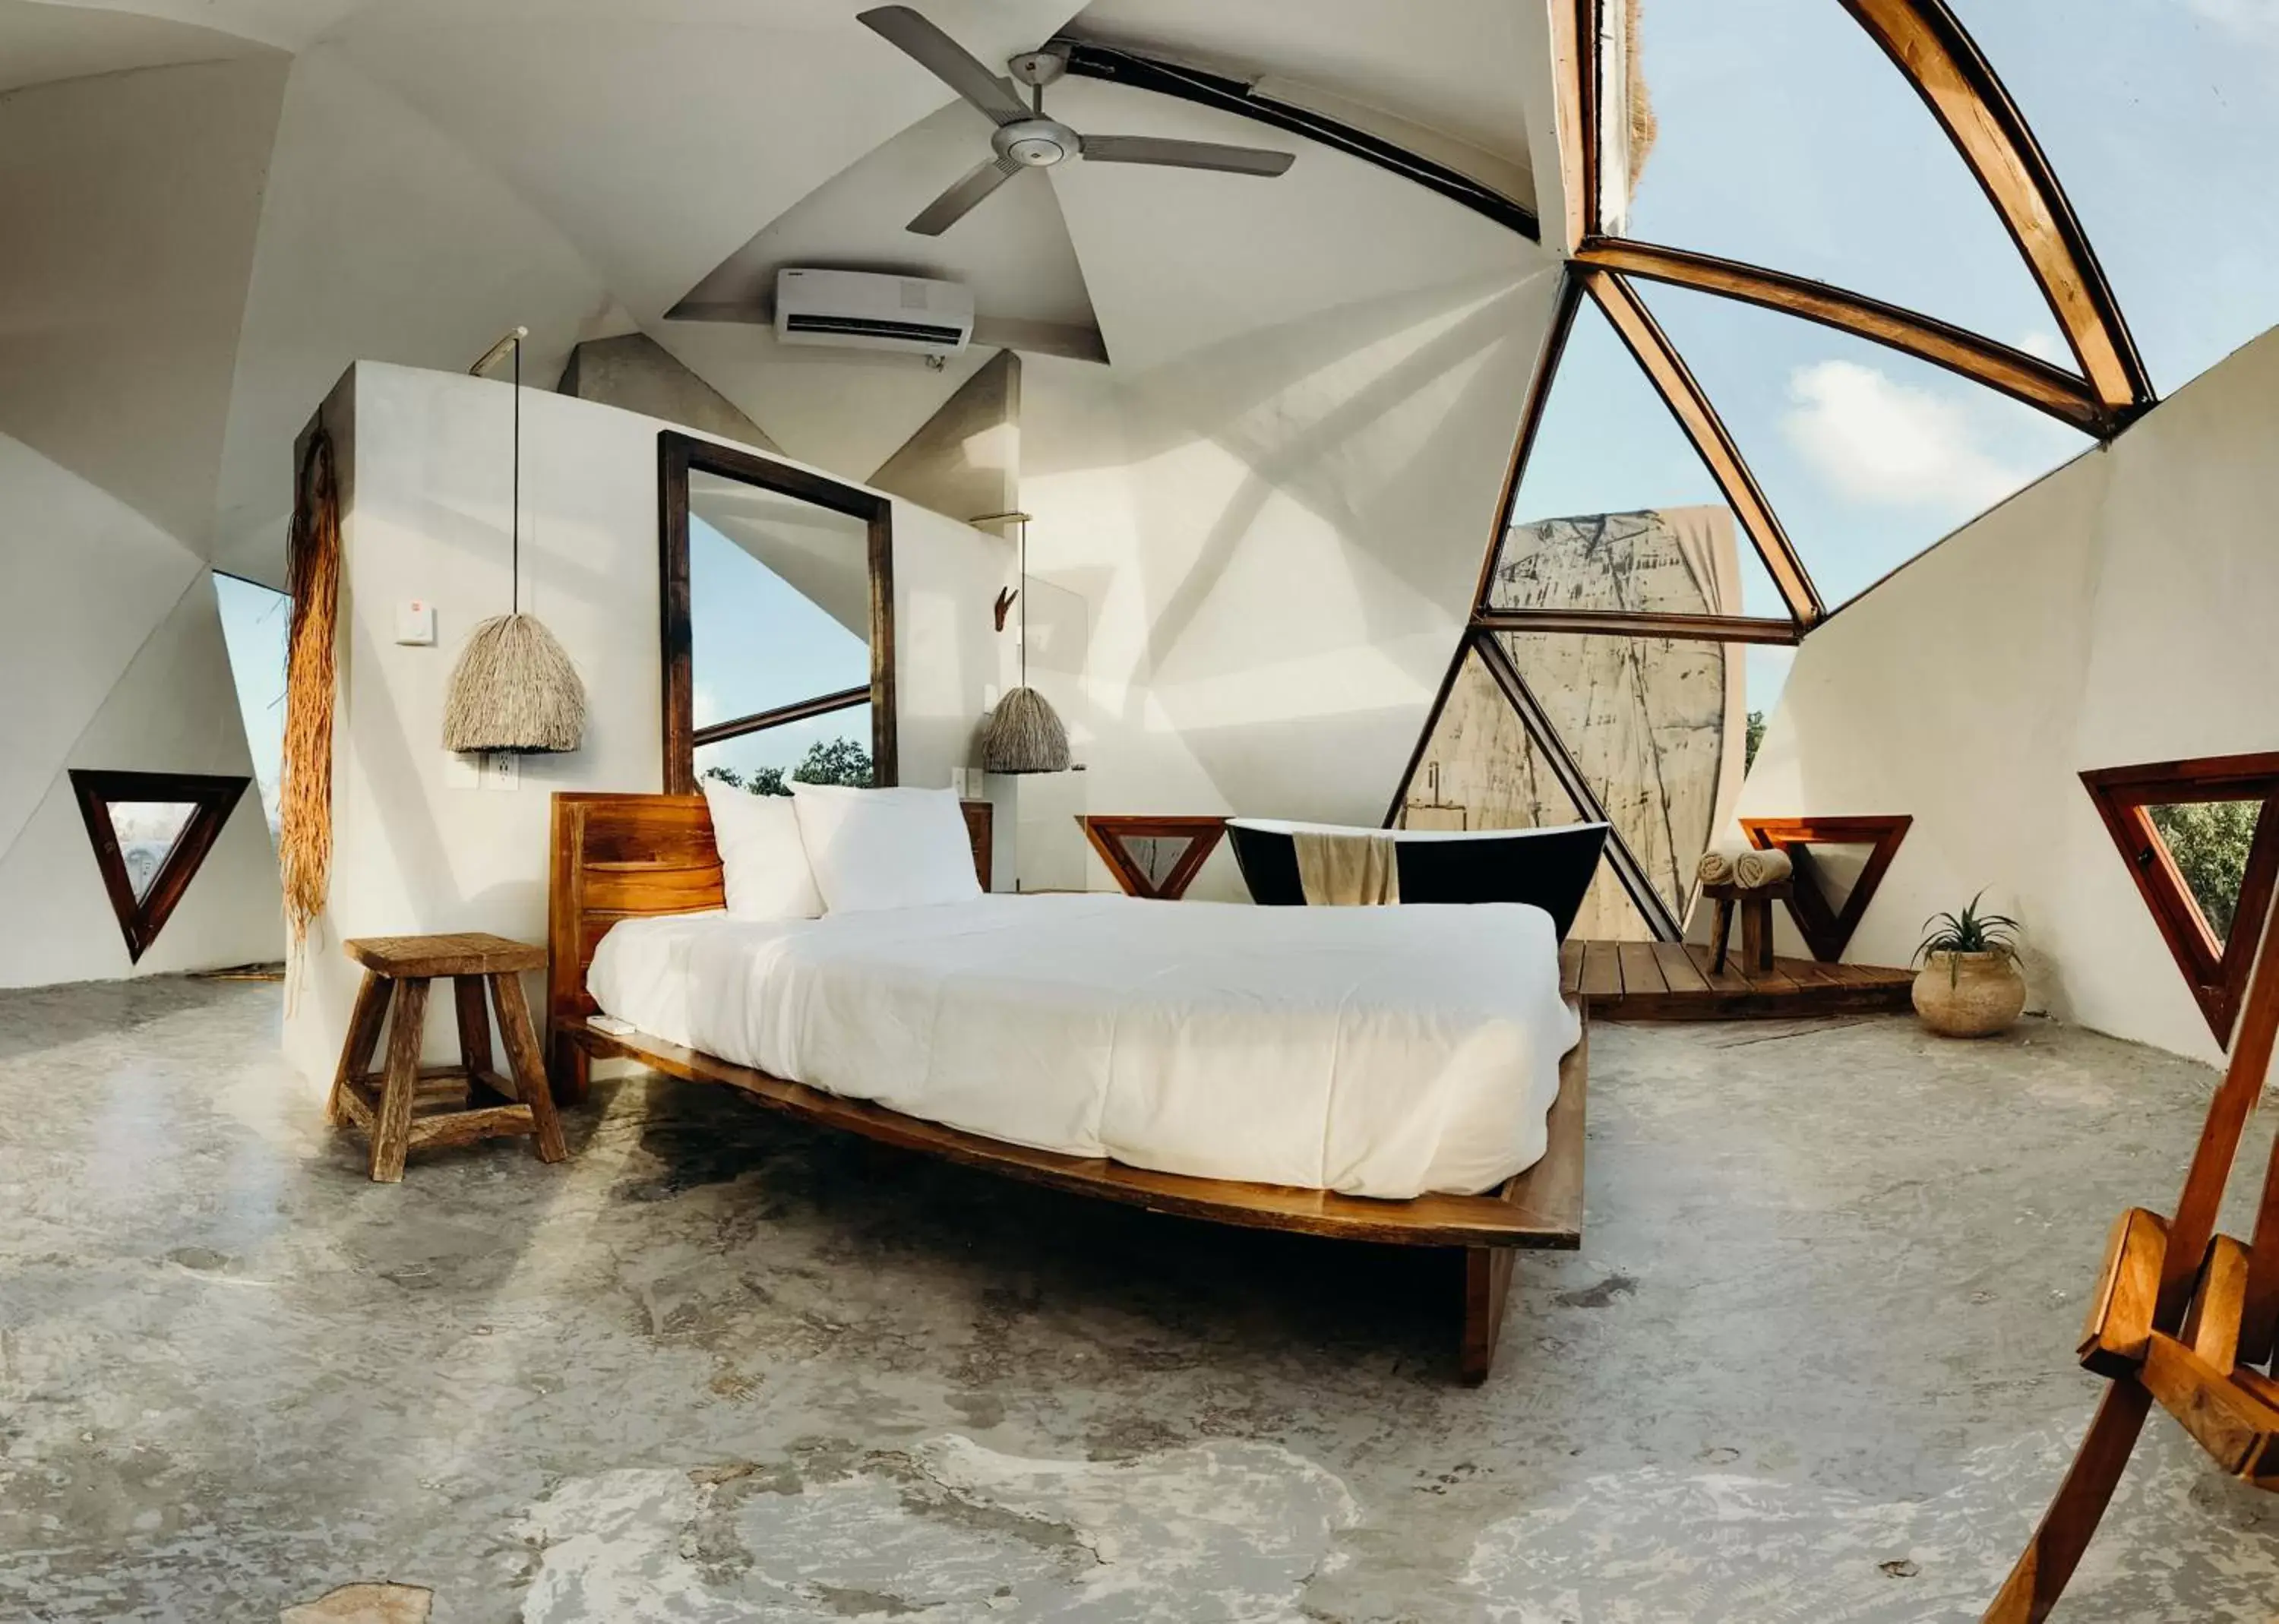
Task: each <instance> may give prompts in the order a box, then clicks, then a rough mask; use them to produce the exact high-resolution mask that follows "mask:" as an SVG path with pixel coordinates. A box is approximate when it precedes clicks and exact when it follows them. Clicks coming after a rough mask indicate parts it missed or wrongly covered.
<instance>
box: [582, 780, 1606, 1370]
mask: <svg viewBox="0 0 2279 1624" xmlns="http://www.w3.org/2000/svg"><path fill="white" fill-rule="evenodd" d="M984 844H986V843H984ZM721 905H722V892H721V885H720V860H719V856H718V854H717V852H716V851H715V850H714V847H713V844H712V829H711V823H710V817H709V816H708V815H707V813H706V811H705V808H704V798H703V797H702V796H701V795H610V794H590V793H559V794H556V796H555V797H554V824H553V854H552V878H551V883H550V885H549V939H550V945H551V947H552V952H553V956H552V963H551V967H550V969H549V972H548V995H547V1025H548V1051H549V1063H550V1065H551V1068H552V1071H553V1076H554V1081H555V1092H556V1094H557V1095H558V1096H560V1097H561V1098H563V1099H564V1100H576V1099H582V1098H584V1096H585V1093H586V1089H587V1076H588V1073H589V1071H590V1069H591V1064H592V1061H594V1060H595V1059H596V1058H602V1059H622V1060H629V1061H635V1062H637V1063H639V1064H641V1065H643V1066H647V1067H648V1068H650V1069H653V1070H656V1071H659V1072H663V1073H664V1074H665V1075H666V1076H676V1077H683V1078H687V1079H689V1080H691V1081H695V1082H703V1083H719V1084H726V1085H727V1086H729V1087H731V1088H735V1089H740V1090H741V1091H743V1092H745V1093H746V1094H748V1096H750V1097H751V1098H752V1099H755V1100H756V1101H757V1102H759V1103H760V1104H762V1105H764V1106H766V1107H769V1108H771V1109H772V1110H778V1111H781V1112H783V1113H785V1114H786V1115H790V1116H794V1117H797V1118H799V1119H801V1120H802V1121H804V1122H814V1123H817V1124H819V1125H821V1126H824V1127H828V1128H836V1129H840V1130H844V1131H847V1132H849V1133H858V1134H861V1135H863V1137H865V1138H871V1139H876V1140H878V1141H879V1142H881V1143H883V1144H886V1145H895V1146H898V1147H900V1148H902V1149H903V1150H909V1151H915V1152H918V1153H923V1154H926V1155H931V1156H938V1157H940V1158H941V1159H942V1160H943V1161H951V1162H955V1163H957V1164H958V1165H960V1166H963V1167H970V1168H980V1169H982V1170H984V1171H986V1172H991V1173H998V1174H1001V1175H1003V1176H1006V1177H1009V1178H1017V1179H1021V1180H1024V1182H1027V1183H1030V1184H1042V1185H1045V1186H1046V1187H1047V1188H1049V1189H1054V1190H1059V1191H1063V1192H1066V1193H1068V1194H1071V1195H1082V1196H1089V1197H1092V1198H1093V1199H1099V1200H1106V1201H1115V1202H1118V1203H1121V1204H1123V1205H1125V1206H1131V1207H1140V1208H1143V1209H1145V1210H1146V1211H1148V1212H1155V1213H1168V1214H1176V1215H1178V1216H1179V1217H1183V1218H1194V1219H1201V1220H1203V1221H1205V1222H1212V1223H1225V1224H1236V1225H1240V1226H1242V1227H1245V1228H1251V1229H1285V1230H1289V1231H1292V1232H1294V1233H1297V1234H1301V1235H1313V1236H1319V1237H1324V1238H1328V1239H1333V1240H1349V1241H1364V1242H1370V1243H1373V1244H1377V1245H1399V1246H1421V1247H1428V1248H1433V1249H1437V1250H1440V1251H1444V1252H1446V1251H1458V1252H1462V1254H1463V1258H1464V1274H1463V1301H1462V1332H1461V1337H1460V1341H1459V1345H1458V1361H1457V1362H1458V1369H1459V1372H1460V1374H1461V1375H1462V1377H1463V1379H1464V1380H1465V1381H1466V1382H1468V1383H1478V1382H1482V1381H1485V1379H1486V1377H1487V1374H1488V1370H1489V1367H1491V1366H1492V1364H1493V1362H1494V1360H1495V1348H1496V1339H1497V1336H1498V1333H1499V1332H1500V1330H1501V1329H1502V1323H1503V1310H1504V1299H1505V1298H1506V1296H1507V1294H1508V1290H1509V1286H1510V1283H1511V1269H1512V1255H1513V1253H1514V1252H1515V1250H1517V1249H1518V1248H1521V1247H1529V1248H1538V1249H1545V1248H1547V1249H1553V1250H1561V1251H1572V1250H1574V1249H1575V1248H1576V1247H1578V1246H1580V1245H1582V1239H1583V1135H1584V1112H1585V1103H1586V1101H1585V1092H1586V1076H1587V1072H1588V1061H1589V1053H1588V1052H1589V1047H1590V1038H1589V1031H1588V1016H1587V1012H1586V1014H1585V1034H1584V1040H1583V1042H1581V1043H1579V1044H1577V1046H1575V1048H1574V1049H1573V1050H1572V1051H1571V1052H1570V1053H1569V1054H1568V1055H1567V1057H1566V1059H1565V1060H1564V1061H1562V1063H1561V1066H1560V1072H1559V1080H1560V1088H1559V1097H1558V1099H1557V1101H1556V1103H1554V1106H1553V1107H1552V1109H1551V1114H1550V1118H1549V1123H1548V1126H1549V1132H1550V1145H1549V1148H1548V1150H1547V1151H1546V1153H1545V1154H1544V1157H1543V1159H1542V1161H1539V1162H1537V1163H1536V1164H1535V1166H1533V1167H1532V1168H1529V1169H1528V1170H1527V1171H1526V1172H1524V1173H1522V1174H1520V1175H1519V1176H1517V1177H1515V1178H1513V1179H1510V1180H1508V1181H1507V1182H1506V1183H1505V1184H1503V1185H1502V1187H1501V1188H1500V1189H1499V1190H1497V1191H1493V1192H1492V1193H1490V1194H1486V1195H1477V1196H1448V1195H1428V1196H1420V1197H1418V1198H1416V1199H1414V1200H1408V1201H1380V1200H1373V1199H1369V1198H1366V1197H1361V1196H1345V1195H1338V1194H1336V1193H1334V1192H1331V1191H1323V1190H1304V1189H1293V1188H1289V1187H1286V1186H1283V1185H1276V1184H1239V1183H1236V1182H1233V1181H1231V1180H1224V1179H1208V1178H1192V1177H1187V1176H1182V1175H1179V1174H1175V1173H1155V1172H1149V1171H1147V1170H1146V1169H1144V1168H1129V1167H1125V1166H1124V1165H1123V1164H1122V1163H1120V1162H1114V1161H1106V1160H1103V1159H1100V1158H1089V1157H1079V1156H1063V1155H1057V1154H1055V1153H1051V1152H1048V1151H1038V1150H1031V1149H1028V1148H1027V1147H1025V1146H1023V1145H1009V1144H1006V1143H1004V1142H1002V1141H1001V1140H997V1139H991V1138H985V1137H983V1136H981V1135H978V1134H971V1133H964V1132H961V1131H959V1130H956V1129H954V1128H945V1127H943V1126H941V1125H940V1123H938V1122H926V1121H925V1120H923V1119H921V1118H918V1117H913V1116H906V1115H903V1114H902V1113H901V1112H898V1111H890V1110H887V1109H886V1108H884V1107H879V1106H876V1105H871V1104H869V1103H867V1102H865V1101H862V1100H854V1099H840V1098H839V1097H838V1096H837V1095H834V1094H827V1093H825V1092H821V1091H819V1090H817V1089H811V1088H807V1087H804V1086H802V1084H797V1083H790V1082H786V1081H785V1080H784V1079H782V1078H780V1077H775V1076H769V1075H768V1074H767V1073H765V1072H762V1071H756V1070H754V1069H750V1068H749V1067H745V1066H738V1065H734V1064H733V1063H731V1062H729V1061H724V1060H721V1059H718V1058H717V1057H716V1056H713V1055H709V1054H703V1053H697V1052H696V1051H694V1050H690V1049H684V1048H681V1047H679V1046H677V1045H672V1044H668V1043H664V1042H663V1041H662V1040H660V1039H657V1038H650V1037H648V1036H647V1035H645V1034H634V1035H632V1036H628V1037H618V1036H614V1035H612V1034H610V1033H608V1032H604V1031H602V1030H599V1029H598V1028H595V1027H594V1026H592V1025H590V1024H588V1017H589V1016H591V1015H594V1014H595V1006H594V1003H593V1000H592V999H591V998H590V997H588V996H587V992H586V969H587V965H588V964H589V963H590V962H591V961H592V959H593V956H594V948H595V946H596V945H597V944H598V943H599V942H600V941H601V938H602V935H603V933H604V932H606V931H608V930H609V928H610V925H612V924H614V923H617V922H618V920H620V919H624V918H628V917H635V916H641V915H654V914H681V913H694V912H696V911H699V910H701V909H705V908H718V907H720V906H721Z"/></svg>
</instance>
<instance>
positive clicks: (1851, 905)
mask: <svg viewBox="0 0 2279 1624" xmlns="http://www.w3.org/2000/svg"><path fill="white" fill-rule="evenodd" d="M1914 822H1915V820H1914V819H1913V818H1911V817H1908V816H1906V815H1904V814H1898V815H1893V816H1853V817H1786V818H1775V817H1745V818H1743V819H1742V820H1741V828H1742V831H1743V832H1745V833H1746V834H1747V836H1748V837H1749V843H1750V844H1751V845H1753V846H1755V847H1757V849H1758V850H1760V851H1769V850H1770V849H1771V848H1772V847H1774V846H1778V847H1780V849H1781V850H1783V851H1784V852H1786V853H1787V854H1789V859H1790V861H1791V862H1792V863H1794V864H1795V867H1796V877H1795V883H1794V886H1793V895H1792V898H1791V900H1790V903H1789V912H1790V913H1791V914H1792V915H1793V916H1794V917H1795V920H1796V924H1797V932H1798V934H1799V935H1800V936H1802V937H1803V938H1804V941H1805V946H1807V947H1809V948H1810V949H1811V950H1812V956H1813V957H1814V958H1815V959H1817V960H1819V961H1821V962H1822V964H1834V963H1836V962H1838V961H1839V960H1841V959H1842V958H1843V957H1844V949H1845V946H1847V945H1848V944H1849V943H1850V942H1851V940H1852V933H1853V931H1856V930H1858V929H1859V928H1860V921H1861V918H1862V917H1864V916H1865V915H1866V914H1867V912H1868V903H1870V902H1872V901H1874V900H1875V899H1876V887H1878V886H1879V885H1882V884H1883V883H1884V874H1885V873H1886V872H1887V871H1888V870H1889V869H1890V868H1891V859H1892V858H1894V857H1896V856H1897V855H1899V842H1900V841H1902V840H1904V839H1907V830H1908V828H1909V827H1910V826H1911V825H1912V824H1913V823H1914Z"/></svg>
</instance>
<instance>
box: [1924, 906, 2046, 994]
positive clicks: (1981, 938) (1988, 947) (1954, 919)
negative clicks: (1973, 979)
mask: <svg viewBox="0 0 2279 1624" xmlns="http://www.w3.org/2000/svg"><path fill="white" fill-rule="evenodd" d="M1985 894H1986V893H1985V892H1983V891H1982V892H1979V893H1978V895H1977V896H1976V897H1973V898H1971V899H1970V900H1969V901H1968V902H1966V903H1964V904H1963V905H1962V911H1961V913H1960V914H1933V915H1931V916H1930V918H1928V919H1926V920H1924V921H1923V932H1924V934H1923V938H1922V941H1920V942H1918V943H1917V944H1916V945H1915V957H1914V958H1913V959H1911V960H1909V961H1908V962H1909V963H1911V964H1912V963H1920V962H1921V961H1923V960H1925V959H1928V958H1929V957H1930V955H1931V954H1937V953H1944V954H1958V953H1991V954H1993V955H1994V956H1995V957H1997V958H1999V959H2014V958H2016V957H2017V956H2018V938H2017V932H2018V931H2020V930H2021V929H2022V928H2023V927H2022V926H2021V925H2020V924H2019V923H2018V922H2017V921H2016V920H2014V919H2013V918H2011V917H2010V916H2009V915H2007V914H1982V913H1980V912H1979V911H1978V903H1979V899H1980V898H1983V897H1984V896H1985ZM1946 973H1947V977H1948V979H1949V980H1953V978H1954V977H1958V976H1960V975H1961V973H1962V966H1961V963H1960V962H1958V961H1956V960H1954V959H1953V958H1950V959H1948V960H1947V961H1946Z"/></svg>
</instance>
